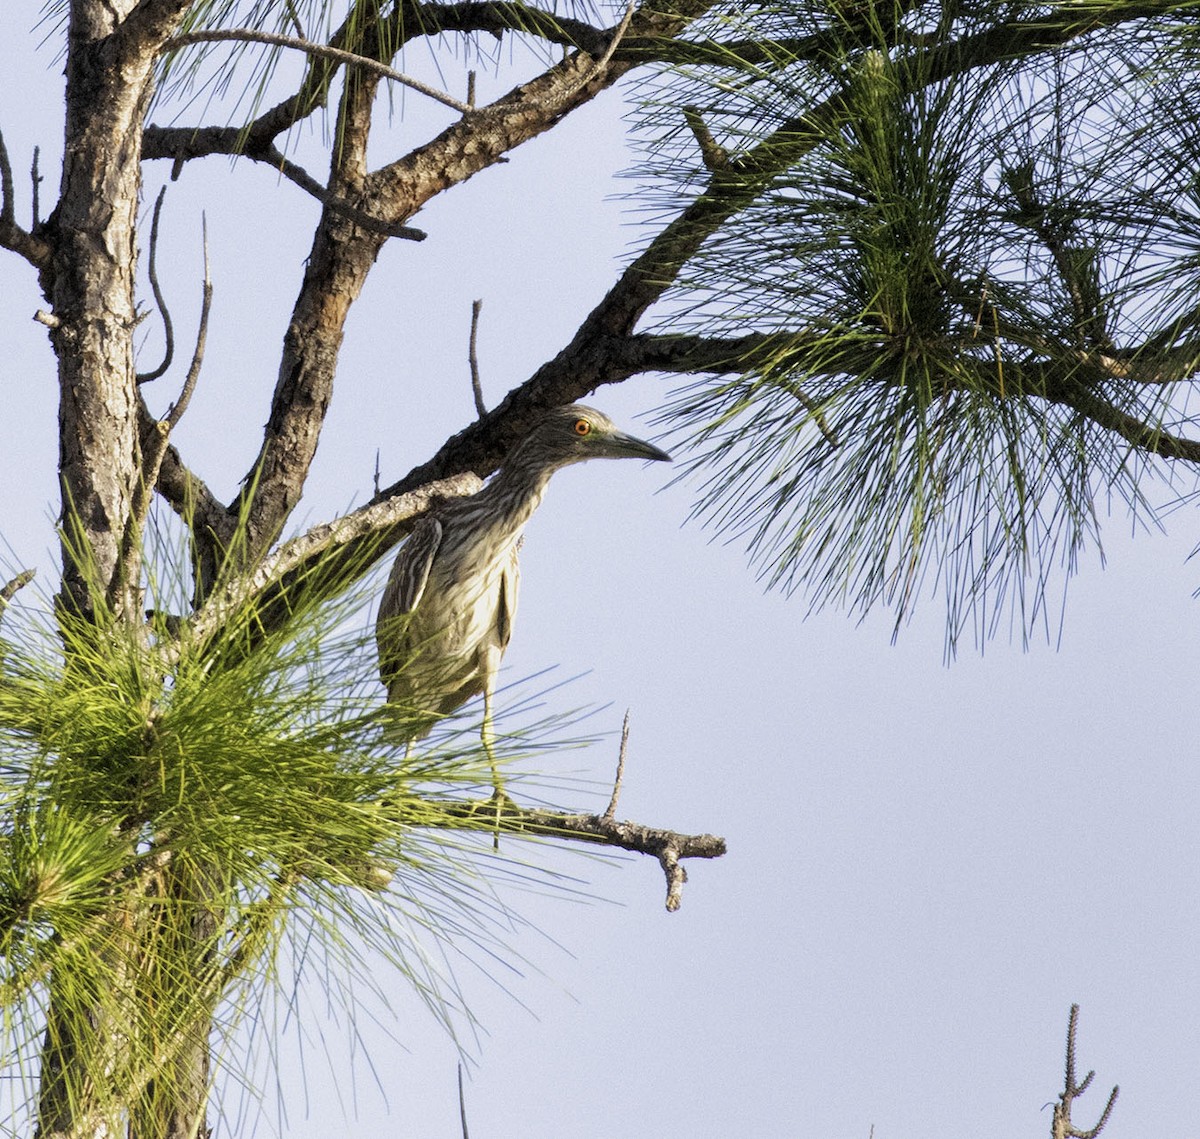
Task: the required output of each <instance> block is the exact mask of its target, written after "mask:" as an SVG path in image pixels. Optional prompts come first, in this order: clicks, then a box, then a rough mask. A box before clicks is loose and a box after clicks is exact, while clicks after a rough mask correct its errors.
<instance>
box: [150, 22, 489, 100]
mask: <svg viewBox="0 0 1200 1139" xmlns="http://www.w3.org/2000/svg"><path fill="white" fill-rule="evenodd" d="M228 41H233V42H236V43H260V44H268V45H270V46H272V47H291V48H295V49H296V50H297V51H302V52H305V53H306V54H307V55H315V56H319V57H320V58H322V59H333V60H336V61H337V62H338V63H346V64H351V65H353V66H355V67H362V68H364V69H365V70H367V71H374V72H375V74H377V75H382V76H383V77H384V78H385V79H391V80H393V81H394V82H396V83H400V84H403V85H404V86H405V87H410V88H412V90H414V91H417V92H419V93H420V94H422V95H427V96H428V97H429V98H430V99H434V100H436V101H437V102H439V103H442V104H444V105H445V106H447V107H453V108H454V110H456V111H459V112H461V113H462V114H464V115H468V114H470V113H471V112H472V111H473V110H474V108H473V107H471V106H470V105H469V104H467V103H461V102H459V100H457V99H455V98H454V96H453V95H447V94H446V93H445V92H444V91H439V90H438V89H437V88H436V87H431V86H430V85H429V84H428V83H422V82H421V80H419V79H413V78H412V77H411V76H409V75H405V74H403V73H402V72H399V71H396V70H394V69H393V68H391V67H388V65H387V64H386V63H380V62H379V60H377V59H371V58H370V57H369V56H366V55H356V54H355V53H354V52H352V51H343V50H342V49H341V48H340V47H330V46H329V45H328V44H318V43H313V42H312V41H311V40H306V39H303V38H301V37H299V36H285V35H281V34H280V33H278V32H263V31H258V30H257V29H254V28H214V29H212V30H210V31H205V32H183V33H181V34H180V35H178V36H175V37H174V38H173V39H171V40H170V41H168V43H167V45H166V46H167V48H168V49H169V50H173V49H176V48H181V47H188V46H190V45H192V44H198V43H222V42H228Z"/></svg>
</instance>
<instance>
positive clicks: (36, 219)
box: [29, 146, 42, 229]
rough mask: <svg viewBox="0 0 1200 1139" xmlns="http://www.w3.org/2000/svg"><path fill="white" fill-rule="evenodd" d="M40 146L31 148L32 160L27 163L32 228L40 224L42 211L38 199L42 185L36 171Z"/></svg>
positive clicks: (40, 177)
mask: <svg viewBox="0 0 1200 1139" xmlns="http://www.w3.org/2000/svg"><path fill="white" fill-rule="evenodd" d="M41 153H42V148H41V147H40V146H35V147H34V148H33V161H32V162H31V163H30V164H29V181H30V182H31V183H32V186H33V228H34V229H37V227H38V226H39V225H41V224H42V211H41V207H40V205H39V202H38V199H39V197H40V195H41V190H40V187H41V185H42V176H41V174H39V173H38V159H39V158H40V157H41Z"/></svg>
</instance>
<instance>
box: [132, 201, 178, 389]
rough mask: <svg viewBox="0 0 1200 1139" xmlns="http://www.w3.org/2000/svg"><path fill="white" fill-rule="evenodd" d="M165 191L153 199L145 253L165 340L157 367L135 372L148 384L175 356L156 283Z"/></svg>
mask: <svg viewBox="0 0 1200 1139" xmlns="http://www.w3.org/2000/svg"><path fill="white" fill-rule="evenodd" d="M166 193H167V188H166V186H163V187H162V188H161V189H160V190H159V191H158V197H157V198H155V199H154V214H153V216H152V217H151V219H150V249H149V252H148V253H147V255H146V274H147V276H148V277H149V278H150V291H151V292H152V293H153V294H154V303H155V304H156V305H157V306H158V311H159V313H160V315H161V316H162V322H163V338H164V339H165V340H166V347H165V348H164V349H163V358H162V363H161V364H159V365H158V367H157V368H155V369H154V370H153V371H151V372H139V373H138V374H137V376H136V382H137V383H139V384H148V383H150V382H151V381H152V380H157V379H158V377H159V376H161V375H163V374H165V372H166V370H167V369H168V368H169V367H170V366H171V361H172V360H173V359H174V358H175V328H174V325H173V324H172V323H171V312H170V310H169V309H168V308H167V301H166V298H165V297H164V296H163V291H162V287H161V286H160V285H159V283H158V218H159V215H160V214H161V213H162V204H163V198H164V197H165V196H166Z"/></svg>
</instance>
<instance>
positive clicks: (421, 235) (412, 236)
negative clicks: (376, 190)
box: [251, 146, 427, 241]
mask: <svg viewBox="0 0 1200 1139" xmlns="http://www.w3.org/2000/svg"><path fill="white" fill-rule="evenodd" d="M251 157H254V158H257V159H259V160H260V161H262V162H268V163H270V164H271V165H272V166H274V167H275V169H276V170H278V171H279V173H280V174H282V175H283V176H284V177H285V178H286V179H287V180H288V181H289V182H291V183H292V184H293V185H296V186H299V187H300V189H302V190H303V191H304V192H305V193H306V194H311V195H312V196H313V197H314V198H316V199H317V201H318V202H320V203H321V205H323V206H328V207H329V208H330V209H331V210H333V212H334V213H337V214H341V215H342V217H344V218H348V219H349V220H350V221H352V222H354V224H355V225H357V226H360V227H361V228H362V229H365V230H368V231H370V232H371V233H382V234H384V235H385V236H387V237H401V238H403V239H404V240H405V241H424V240H425V238H426V236H427V234H426V233H425V231H424V230H423V229H417V228H416V227H415V226H411V225H397V224H395V223H394V222H389V221H384V220H383V219H382V218H377V217H374V216H373V215H371V214H369V213H366V212H365V211H363V210H360V209H358V208H357V207H355V206H352V205H350V203H349V202H346V201H344V200H343V199H341V198H339V197H338V196H337V195H336V194H332V193H330V192H329V191H328V190H327V189H326V188H325V187H324V186H322V185H321V183H320V182H318V181H317V180H316V179H315V178H314V177H313V176H312V175H311V174H310V173H309V172H308V171H307V170H305V169H304V167H303V166H300V165H298V164H297V163H295V162H293V161H292V160H291V159H290V158H288V157H287V156H286V155H285V154H284V153H283V151H281V150H280V149H279V148H278V147H275V146H269V147H266V148H265V149H264V150H263V151H262V153H261V154H254V155H252V156H251Z"/></svg>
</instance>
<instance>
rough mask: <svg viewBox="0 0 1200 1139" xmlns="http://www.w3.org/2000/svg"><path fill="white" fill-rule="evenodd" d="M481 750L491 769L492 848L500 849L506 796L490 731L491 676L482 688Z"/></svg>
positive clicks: (494, 739)
mask: <svg viewBox="0 0 1200 1139" xmlns="http://www.w3.org/2000/svg"><path fill="white" fill-rule="evenodd" d="M492 675H494V673H492ZM479 736H480V738H481V739H482V740H483V750H484V751H485V752H487V757H488V766H490V767H491V769H492V802H493V803H495V804H496V837H495V842H494V846H495V847H496V849H497V850H499V849H500V815H501V812H502V811H503V810H504V804H505V803H506V802H508V796H507V795H506V794H505V793H504V782H503V780H502V779H501V778H500V767H499V765H498V764H497V763H496V734H495V732H494V731H493V730H492V676H491V675H489V677H488V678H487V682H486V683H485V684H484V686H483V724H482V726H481V727H480V729H479Z"/></svg>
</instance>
